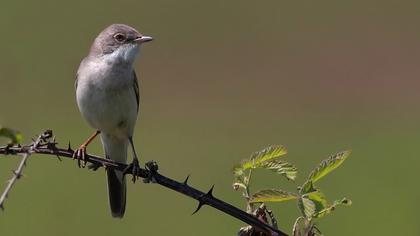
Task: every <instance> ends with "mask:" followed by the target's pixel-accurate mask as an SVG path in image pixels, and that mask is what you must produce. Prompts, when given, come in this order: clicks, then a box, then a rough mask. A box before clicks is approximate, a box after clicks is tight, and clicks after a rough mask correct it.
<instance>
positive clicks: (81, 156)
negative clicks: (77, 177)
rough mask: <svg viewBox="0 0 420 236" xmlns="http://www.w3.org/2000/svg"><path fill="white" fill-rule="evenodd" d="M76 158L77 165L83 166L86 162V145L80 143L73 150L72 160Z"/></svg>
mask: <svg viewBox="0 0 420 236" xmlns="http://www.w3.org/2000/svg"><path fill="white" fill-rule="evenodd" d="M74 159H77V165H78V166H79V168H80V167H81V168H85V167H86V163H87V159H88V158H87V153H86V146H84V145H82V146H80V147H79V148H78V149H76V150H74V152H73V160H74Z"/></svg>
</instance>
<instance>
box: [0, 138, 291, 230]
mask: <svg viewBox="0 0 420 236" xmlns="http://www.w3.org/2000/svg"><path fill="white" fill-rule="evenodd" d="M73 152H74V151H73V150H72V148H71V147H70V143H69V146H68V148H67V149H63V148H58V147H57V143H56V142H55V138H54V137H53V134H52V131H51V130H47V131H45V132H44V133H42V134H41V135H40V136H39V137H38V139H37V140H35V141H34V142H33V143H32V144H30V145H27V146H19V145H14V146H10V145H7V146H4V147H0V154H4V155H23V159H22V161H21V163H20V165H19V167H18V169H17V170H16V171H14V176H13V177H12V179H11V180H10V181H9V184H8V185H7V187H6V190H5V191H4V193H3V194H2V197H1V198H0V199H1V201H0V206H1V207H2V206H3V205H2V204H3V201H4V199H3V198H6V196H7V194H8V193H9V191H10V189H11V188H12V186H13V184H14V183H15V182H16V180H17V179H18V178H19V177H20V176H21V174H22V170H23V166H24V165H25V161H26V159H27V158H28V156H29V155H31V154H32V153H38V154H45V155H53V156H56V157H58V158H60V157H67V158H73ZM86 157H87V162H89V163H90V164H92V166H94V168H95V169H96V168H98V167H101V166H103V167H105V168H113V169H116V170H120V171H124V170H125V169H126V168H127V166H128V165H126V164H123V163H119V162H115V161H112V160H110V159H105V158H102V157H99V156H94V155H89V154H86ZM157 170H158V166H157V164H156V162H148V163H147V164H146V168H145V169H143V168H141V169H140V171H139V173H138V175H137V177H141V178H143V179H144V181H145V182H154V183H157V184H160V185H162V186H164V187H166V188H169V189H172V190H174V191H176V192H179V193H182V194H184V195H186V196H188V197H191V198H193V199H195V200H197V201H198V207H197V209H196V210H195V211H194V213H196V212H198V211H199V210H200V209H201V207H202V206H203V205H208V206H211V207H213V208H216V209H218V210H220V211H222V212H224V213H226V214H229V215H231V216H233V217H235V218H237V219H239V220H241V221H243V222H245V223H247V224H249V225H252V226H254V227H255V228H256V229H258V230H259V231H261V232H264V233H265V235H271V236H287V234H286V233H284V232H282V231H280V230H278V229H277V228H276V227H273V226H271V225H268V224H266V223H264V222H263V221H261V220H260V219H258V218H257V217H255V216H253V215H251V214H248V213H246V212H244V211H242V210H240V209H239V208H236V207H234V206H232V205H230V204H228V203H226V202H224V201H222V200H220V199H218V198H215V197H214V196H213V187H214V186H213V187H211V189H210V190H209V191H208V192H207V193H204V192H202V191H200V190H197V189H195V188H193V187H191V186H189V185H188V178H189V176H187V178H186V179H185V181H183V182H182V183H181V182H178V181H175V180H173V179H170V178H168V177H166V176H163V175H161V174H159V173H158V172H157ZM194 213H193V214H194Z"/></svg>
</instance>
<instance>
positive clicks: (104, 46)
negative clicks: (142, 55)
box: [90, 24, 153, 64]
mask: <svg viewBox="0 0 420 236" xmlns="http://www.w3.org/2000/svg"><path fill="white" fill-rule="evenodd" d="M152 39H153V38H152V37H150V36H145V35H142V34H141V33H139V32H138V31H137V30H136V29H134V28H133V27H130V26H128V25H124V24H113V25H110V26H108V27H107V28H105V29H104V30H103V31H102V32H101V33H100V34H99V35H98V36H97V37H96V39H95V41H94V43H93V45H92V47H91V49H90V54H91V55H93V56H100V57H105V58H107V59H108V61H112V62H113V63H129V64H132V63H133V62H134V60H135V59H136V57H137V55H138V54H139V49H140V45H141V44H142V43H145V42H149V41H152Z"/></svg>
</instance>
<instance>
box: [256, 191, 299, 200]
mask: <svg viewBox="0 0 420 236" xmlns="http://www.w3.org/2000/svg"><path fill="white" fill-rule="evenodd" d="M297 198H298V195H297V194H295V193H290V192H286V191H283V190H278V189H264V190H260V191H258V192H256V193H255V194H254V195H252V197H251V200H250V202H251V203H255V202H284V201H288V200H292V199H297Z"/></svg>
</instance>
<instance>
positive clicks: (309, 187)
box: [298, 180, 317, 195]
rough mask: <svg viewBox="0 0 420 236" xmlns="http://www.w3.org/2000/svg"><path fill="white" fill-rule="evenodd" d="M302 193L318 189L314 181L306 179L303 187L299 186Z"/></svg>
mask: <svg viewBox="0 0 420 236" xmlns="http://www.w3.org/2000/svg"><path fill="white" fill-rule="evenodd" d="M298 189H299V193H300V194H302V195H303V194H306V193H310V192H313V191H316V190H317V189H316V188H315V186H314V185H313V183H312V181H310V180H308V181H306V182H305V183H304V184H303V185H302V186H301V187H299V188H298Z"/></svg>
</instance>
